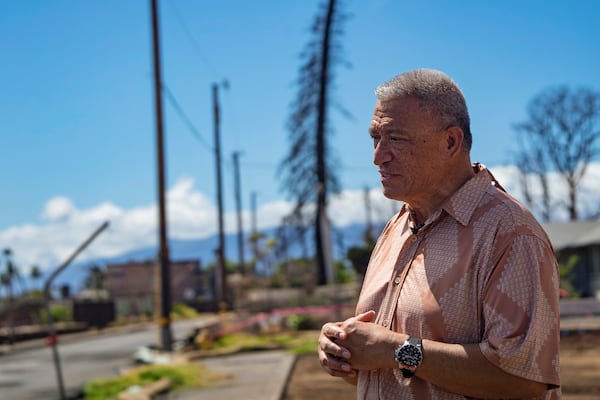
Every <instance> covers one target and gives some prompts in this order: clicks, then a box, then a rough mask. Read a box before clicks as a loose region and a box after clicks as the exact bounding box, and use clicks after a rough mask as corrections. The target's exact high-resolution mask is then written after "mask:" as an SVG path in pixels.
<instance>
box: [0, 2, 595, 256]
mask: <svg viewBox="0 0 600 400" xmlns="http://www.w3.org/2000/svg"><path fill="white" fill-rule="evenodd" d="M321 3H322V1H321V0H294V1H292V0H256V1H244V0H236V1H234V0H222V1H201V0H197V1H192V0H161V1H159V6H160V23H161V26H160V28H161V44H162V61H163V80H164V82H165V84H166V86H167V87H168V88H169V90H170V92H171V93H172V94H173V96H174V98H175V99H176V102H177V104H178V106H179V107H180V109H181V110H183V112H184V113H185V115H186V117H187V118H188V119H189V122H190V123H191V124H192V125H193V126H194V129H195V131H192V130H191V129H190V127H189V124H188V123H186V122H185V121H184V120H183V119H182V118H181V116H180V115H179V114H178V112H177V111H176V109H175V108H174V103H173V102H172V101H170V100H169V99H166V98H165V99H164V111H165V118H166V120H165V130H166V149H167V153H166V161H167V166H166V170H167V186H168V187H169V189H170V196H172V197H173V199H174V200H173V204H174V205H171V206H170V207H171V208H170V214H169V215H170V219H171V221H170V224H172V225H173V226H172V227H170V232H171V233H172V234H173V235H174V236H178V237H181V238H191V237H201V236H206V235H208V234H211V233H214V231H215V230H216V225H215V224H214V203H215V200H214V199H215V197H216V195H215V182H214V173H213V170H214V159H213V155H212V153H211V152H210V148H211V147H212V132H213V125H212V104H211V85H212V84H213V83H214V82H221V81H223V80H224V79H226V80H227V81H228V82H229V89H228V90H225V89H222V90H221V92H220V94H221V96H220V104H221V111H222V127H221V133H222V149H223V161H224V185H225V186H224V187H225V205H226V207H227V209H228V210H229V211H233V210H234V197H233V168H232V162H231V154H232V152H234V151H240V152H241V153H242V156H241V167H242V189H243V192H244V193H243V202H244V209H245V210H246V212H247V211H248V209H249V206H250V204H249V203H250V201H249V198H250V193H251V192H256V193H257V200H258V204H259V207H260V208H261V212H262V213H264V218H263V219H262V221H263V222H262V224H263V226H264V225H267V224H272V223H274V221H276V218H278V217H279V216H280V214H281V212H284V211H285V210H286V207H287V205H286V203H285V202H284V200H285V197H284V195H283V193H281V192H280V191H279V184H278V181H277V178H276V170H277V168H278V166H279V163H280V161H281V160H282V158H283V156H284V154H285V153H286V151H287V146H288V140H287V135H288V132H287V130H286V127H285V125H286V121H287V118H288V116H289V110H290V103H291V102H292V100H293V99H294V96H295V93H296V88H295V86H294V82H295V80H296V78H297V71H298V68H299V66H300V64H301V61H300V59H299V54H300V52H301V51H302V50H303V49H304V46H305V44H306V43H307V41H308V40H309V38H310V35H309V27H310V25H311V23H312V21H313V18H314V16H315V14H316V13H317V11H318V10H319V6H320V4H321ZM340 6H341V7H342V8H343V10H344V11H345V12H347V13H348V14H350V18H349V19H348V20H347V21H346V22H345V24H344V26H343V27H344V30H345V34H344V36H343V39H342V41H343V45H344V49H345V53H344V54H345V59H346V60H347V61H348V62H349V63H350V64H351V66H350V67H349V68H346V67H338V69H337V71H338V74H337V81H336V83H337V88H336V90H335V92H334V96H335V100H336V101H337V102H338V103H339V104H341V105H342V106H343V107H344V108H345V109H347V110H348V111H349V112H350V113H351V115H352V118H351V119H346V118H344V117H343V116H342V115H341V114H339V113H336V112H335V111H332V112H333V114H332V122H333V124H334V130H335V136H334V137H333V138H332V142H331V143H332V145H333V146H332V147H333V148H335V151H336V154H337V156H338V158H339V160H340V163H339V165H338V168H339V176H340V178H341V181H342V185H343V187H344V189H345V190H347V191H349V192H351V191H360V190H362V189H363V188H364V187H365V186H370V187H372V188H374V190H377V188H378V185H379V183H378V177H377V175H376V172H375V168H374V167H373V166H372V163H371V159H372V154H371V153H372V149H371V144H370V141H369V139H368V134H367V127H368V124H369V121H370V116H371V112H372V109H373V105H374V96H373V89H374V88H375V87H376V86H377V85H378V84H379V83H380V82H382V81H384V80H387V79H389V78H391V77H393V76H394V75H396V74H397V73H399V72H402V71H406V70H409V69H413V68H418V67H429V68H436V69H440V70H443V71H445V72H447V73H448V74H449V75H450V76H452V77H453V78H454V79H455V80H456V81H457V82H458V84H459V85H460V86H461V88H462V89H463V91H464V93H465V96H466V98H467V103H468V105H469V108H470V113H471V118H472V130H473V132H474V146H473V151H472V158H473V160H477V161H480V162H483V163H485V164H487V165H488V166H490V167H499V166H506V165H510V164H511V161H512V157H511V151H513V150H514V149H515V145H514V143H515V132H514V130H513V129H512V126H513V125H514V124H515V123H517V122H520V121H522V120H523V119H524V118H525V117H526V107H527V104H528V102H529V101H530V100H531V99H532V98H533V97H534V96H535V95H536V94H538V93H539V92H540V91H542V90H543V89H546V88H548V87H550V86H553V85H560V84H568V85H571V86H588V87H592V88H595V89H600V27H599V25H598V21H597V20H598V17H599V16H600V2H597V1H593V0H588V1H575V2H567V1H475V0H473V1H460V2H457V1H391V0H373V1H368V2H366V1H358V0H354V1H352V0H342V1H341V4H340ZM150 35H151V30H150V14H149V1H143V0H128V1H120V0H119V1H117V0H105V1H77V0H53V1H42V0H30V1H25V2H16V1H14V2H9V1H5V2H2V3H1V4H0V48H1V49H2V63H0V87H1V88H2V91H1V96H2V107H1V108H0V120H1V121H2V124H1V128H0V129H1V130H2V131H1V138H2V145H1V147H0V149H1V150H0V152H1V158H2V161H3V168H0V182H2V195H0V209H2V210H3V212H2V213H0V247H1V248H4V247H7V246H10V247H12V248H13V251H14V252H15V255H16V256H17V257H20V259H21V262H22V263H23V264H28V263H33V262H35V263H39V264H41V265H42V266H43V267H46V266H49V265H52V264H53V263H56V262H57V261H58V260H60V259H61V257H63V256H64V255H65V254H66V253H68V252H69V251H70V249H72V248H74V247H75V246H76V245H77V244H78V243H79V242H80V241H82V240H83V239H84V238H85V236H86V235H87V234H88V233H90V232H91V231H92V230H93V227H94V226H95V225H94V224H96V225H99V224H98V222H99V221H100V220H103V219H105V218H109V219H112V220H117V221H120V222H119V223H117V224H116V226H113V227H112V228H111V229H112V231H111V234H110V235H109V236H110V238H111V239H110V240H109V238H107V239H105V240H104V243H103V244H102V246H100V247H99V248H98V249H97V250H96V251H97V252H98V253H101V252H102V251H106V252H109V253H110V252H112V253H115V252H118V251H122V250H124V249H125V248H126V247H127V246H116V244H122V243H127V244H128V246H129V247H131V246H136V245H144V244H147V243H152V242H153V241H156V237H155V235H154V233H153V232H154V230H153V229H155V221H154V220H153V217H154V211H153V210H155V209H154V208H153V207H155V203H156V197H157V195H156V183H155V181H156V162H155V159H156V157H155V127H154V114H153V112H154V109H153V86H152V84H153V83H152V79H151V76H152V64H151V47H150V44H151V40H150V38H151V36H150ZM178 196H179V197H178ZM178 201H180V202H182V204H183V203H185V206H181V208H178V206H179V205H180V203H178ZM186 207H188V208H186ZM194 207H197V208H200V210H198V209H196V211H194V212H192V211H190V212H191V214H189V215H188V214H186V213H185V212H186V211H184V210H188V211H189V210H192V209H193V208H194ZM355 209H356V207H352V206H349V209H346V210H344V214H352V213H353V212H354V211H356V210H355ZM182 210H183V211H182ZM356 212H357V213H358V211H356ZM267 214H268V215H270V217H268V216H267ZM261 215H263V214H261ZM356 215H358V216H357V217H356V218H361V217H360V214H356ZM246 217H247V215H246ZM340 218H342V217H340ZM148 219H151V221H148ZM196 219H200V220H201V221H197V220H196ZM192 220H193V221H192ZM137 223H139V224H140V227H138V225H136V224H137ZM153 224H154V225H153ZM246 226H248V223H246ZM125 227H128V229H125ZM131 230H135V231H136V233H135V234H132V233H131ZM111 246H112V247H111ZM111 248H112V250H111ZM101 249H103V250H101ZM92 254H94V251H91V252H90V254H89V256H91V255H92Z"/></svg>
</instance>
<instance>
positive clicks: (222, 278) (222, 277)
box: [212, 83, 229, 309]
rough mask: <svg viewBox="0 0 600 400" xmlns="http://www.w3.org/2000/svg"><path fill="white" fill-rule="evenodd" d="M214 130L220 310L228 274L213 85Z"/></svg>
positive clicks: (223, 305)
mask: <svg viewBox="0 0 600 400" xmlns="http://www.w3.org/2000/svg"><path fill="white" fill-rule="evenodd" d="M212 95H213V109H214V128H215V164H216V173H217V177H216V178H217V179H216V180H217V207H218V210H217V212H218V220H219V247H218V248H217V292H218V295H217V301H218V307H219V309H223V308H228V304H229V302H228V301H227V273H226V268H227V266H226V264H225V232H224V231H225V228H224V224H223V179H222V174H221V134H220V115H219V86H218V85H217V84H216V83H215V84H213V85H212Z"/></svg>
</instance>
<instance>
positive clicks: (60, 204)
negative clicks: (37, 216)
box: [42, 196, 75, 221]
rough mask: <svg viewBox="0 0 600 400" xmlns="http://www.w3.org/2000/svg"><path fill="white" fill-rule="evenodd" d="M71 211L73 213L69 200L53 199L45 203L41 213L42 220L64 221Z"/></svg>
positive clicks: (73, 208)
mask: <svg viewBox="0 0 600 400" xmlns="http://www.w3.org/2000/svg"><path fill="white" fill-rule="evenodd" d="M73 211H75V206H73V203H71V200H69V199H67V198H66V197H60V196H59V197H53V198H51V199H50V200H48V201H47V202H46V205H45V206H44V210H43V211H42V219H45V220H49V221H57V220H62V219H66V218H68V217H69V216H70V215H71V214H72V213H73Z"/></svg>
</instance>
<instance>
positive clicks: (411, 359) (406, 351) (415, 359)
mask: <svg viewBox="0 0 600 400" xmlns="http://www.w3.org/2000/svg"><path fill="white" fill-rule="evenodd" d="M402 350H403V351H402V355H401V362H402V364H404V365H406V366H407V367H409V368H410V367H413V368H416V367H417V366H418V365H419V364H420V363H421V352H420V351H419V349H418V348H417V346H412V345H410V346H405V347H403V349H402Z"/></svg>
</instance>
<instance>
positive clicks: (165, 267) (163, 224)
mask: <svg viewBox="0 0 600 400" xmlns="http://www.w3.org/2000/svg"><path fill="white" fill-rule="evenodd" d="M157 1H158V0H150V6H151V9H152V48H153V61H154V100H155V114H156V158H157V173H158V232H159V248H160V251H159V255H158V257H159V260H158V261H159V268H160V289H161V290H160V296H161V302H160V304H161V309H160V320H159V325H160V337H161V349H162V350H163V351H171V342H172V335H171V275H170V271H169V264H170V262H169V247H168V244H167V240H168V239H167V217H166V204H165V203H166V200H165V167H164V164H165V159H164V145H163V113H162V90H161V88H162V78H161V70H160V40H159V31H158V6H157V4H156V3H157Z"/></svg>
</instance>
